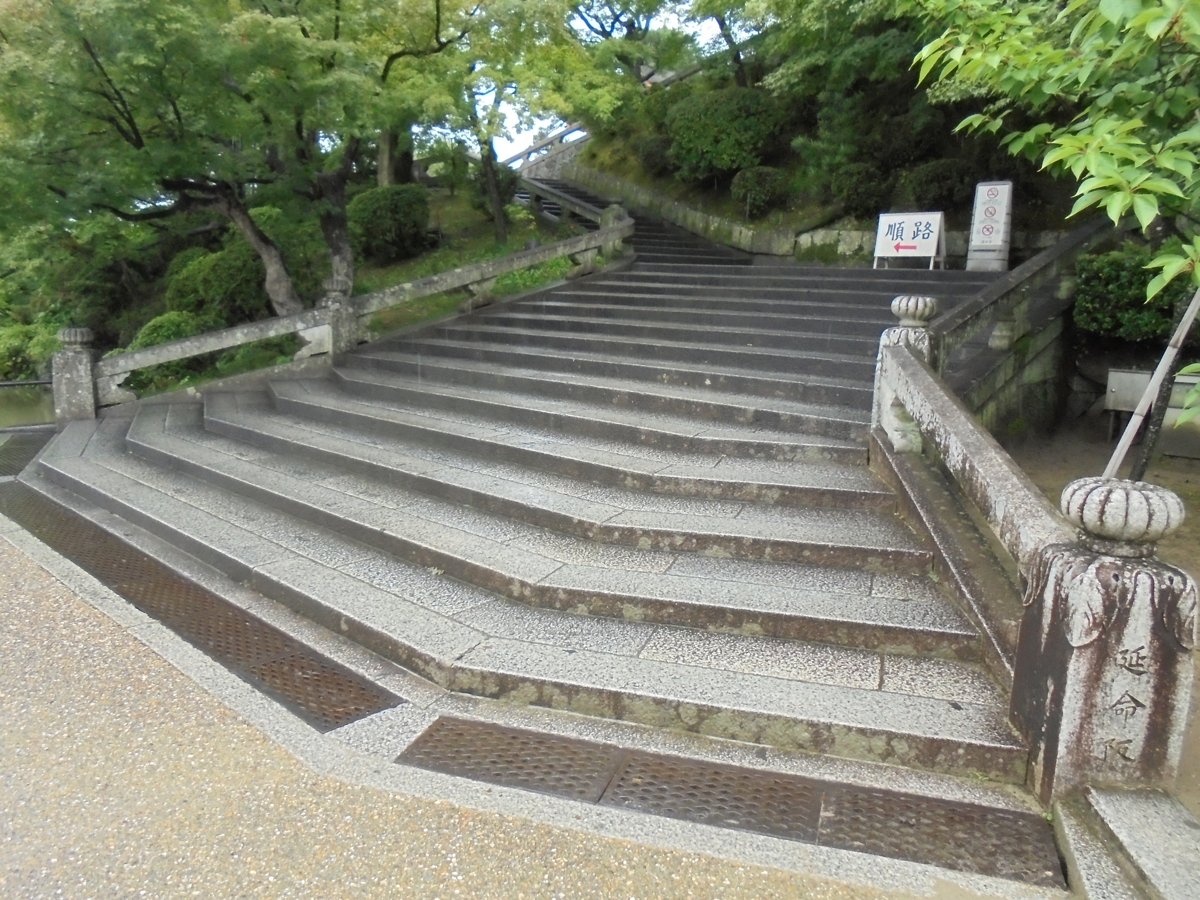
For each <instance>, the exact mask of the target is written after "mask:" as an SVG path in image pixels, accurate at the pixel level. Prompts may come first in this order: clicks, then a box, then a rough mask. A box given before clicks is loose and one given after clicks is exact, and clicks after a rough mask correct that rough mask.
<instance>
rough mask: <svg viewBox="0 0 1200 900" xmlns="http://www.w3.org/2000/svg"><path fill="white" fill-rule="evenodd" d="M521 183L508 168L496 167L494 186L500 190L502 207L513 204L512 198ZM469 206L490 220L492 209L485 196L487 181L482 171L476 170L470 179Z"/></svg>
mask: <svg viewBox="0 0 1200 900" xmlns="http://www.w3.org/2000/svg"><path fill="white" fill-rule="evenodd" d="M520 181H521V176H520V175H518V174H517V173H516V172H515V171H513V170H512V169H510V168H509V167H508V166H498V167H497V169H496V186H497V188H499V190H500V203H501V205H502V206H508V205H509V204H510V203H512V202H513V197H515V196H516V195H517V185H518V184H519V183H520ZM471 185H472V190H471V205H472V206H473V207H474V208H475V209H477V210H479V211H480V212H481V213H483V214H484V215H485V216H487V217H488V218H491V215H492V207H491V204H490V203H489V202H488V195H487V179H485V178H484V177H483V171H482V170H477V171H476V172H475V173H474V175H473V176H472V178H471Z"/></svg>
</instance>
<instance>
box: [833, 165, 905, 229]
mask: <svg viewBox="0 0 1200 900" xmlns="http://www.w3.org/2000/svg"><path fill="white" fill-rule="evenodd" d="M830 191H831V193H832V194H833V197H834V199H835V200H837V201H838V202H839V203H841V204H842V210H843V211H844V212H845V213H846V215H848V216H855V217H857V218H874V217H875V216H877V215H879V212H880V211H881V210H883V209H885V208H886V207H887V206H888V204H889V202H890V200H891V196H892V180H891V179H890V178H888V177H887V176H885V175H884V174H883V172H881V171H880V170H879V169H878V168H877V167H876V166H874V165H873V164H871V163H848V164H847V165H845V166H842V167H841V168H840V169H838V170H837V171H836V172H835V173H834V175H833V178H832V179H831V182H830Z"/></svg>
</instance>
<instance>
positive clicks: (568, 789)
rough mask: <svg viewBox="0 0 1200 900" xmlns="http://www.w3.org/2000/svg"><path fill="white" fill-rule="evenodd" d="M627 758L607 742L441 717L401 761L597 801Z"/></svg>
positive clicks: (474, 777)
mask: <svg viewBox="0 0 1200 900" xmlns="http://www.w3.org/2000/svg"><path fill="white" fill-rule="evenodd" d="M625 756H626V754H625V752H624V751H622V750H620V749H618V748H616V747H609V746H606V745H604V744H592V743H589V742H587V741H576V740H572V739H570V738H559V737H553V736H551V735H548V734H537V733H535V732H529V731H521V730H518V729H516V728H502V727H500V726H499V725H481V724H479V723H478V722H468V721H465V720H462V719H438V720H437V721H436V722H434V723H433V725H432V726H430V727H429V728H427V729H426V730H425V731H424V732H422V734H421V735H420V736H419V737H418V738H417V739H416V740H415V741H413V742H412V743H411V744H410V745H409V746H408V749H407V750H405V751H404V755H403V756H402V757H401V759H403V760H404V762H406V763H408V764H409V765H413V766H419V767H421V768H423V769H431V770H433V771H435V772H447V773H449V774H451V775H462V776H463V777H465V778H473V779H475V780H476V781H488V782H491V783H492V784H503V785H506V786H508V787H519V788H524V789H525V790H527V791H537V792H538V793H541V794H554V795H555V796H558V797H570V798H571V799H573V800H586V801H588V802H589V803H595V802H597V801H598V800H599V799H600V795H601V794H602V793H604V789H605V788H606V787H608V784H609V782H611V781H612V779H613V776H614V775H615V774H616V772H617V768H618V767H619V766H620V765H621V763H622V762H623V761H624V759H625Z"/></svg>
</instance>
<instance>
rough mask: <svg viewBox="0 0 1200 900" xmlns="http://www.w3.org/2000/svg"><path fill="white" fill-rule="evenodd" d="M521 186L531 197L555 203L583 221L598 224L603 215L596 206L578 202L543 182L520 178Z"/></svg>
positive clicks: (576, 198)
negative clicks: (588, 220) (586, 220)
mask: <svg viewBox="0 0 1200 900" xmlns="http://www.w3.org/2000/svg"><path fill="white" fill-rule="evenodd" d="M521 186H522V187H523V188H524V189H525V190H526V192H528V193H529V194H530V195H531V196H534V197H540V198H542V199H544V200H549V201H550V202H551V203H556V204H558V205H559V206H561V207H562V208H563V209H565V210H568V211H570V212H573V213H575V214H576V215H577V216H581V217H583V218H585V219H591V220H592V221H593V222H599V221H600V220H601V218H602V217H603V215H604V210H602V209H600V208H599V207H598V206H592V204H590V203H587V202H586V201H584V200H580V199H579V198H578V197H572V196H571V195H570V194H566V193H564V192H562V191H560V190H558V189H557V188H554V187H551V186H550V185H548V184H546V183H545V182H543V181H538V180H537V179H536V178H522V179H521Z"/></svg>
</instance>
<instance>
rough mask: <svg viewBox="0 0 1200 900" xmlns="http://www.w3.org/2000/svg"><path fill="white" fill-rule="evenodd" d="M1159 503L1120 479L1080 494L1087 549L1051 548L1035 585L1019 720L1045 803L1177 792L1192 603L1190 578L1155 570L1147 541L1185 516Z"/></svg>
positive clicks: (1075, 514)
mask: <svg viewBox="0 0 1200 900" xmlns="http://www.w3.org/2000/svg"><path fill="white" fill-rule="evenodd" d="M1164 494H1169V492H1166V491H1163V490H1162V489H1160V488H1155V487H1154V486H1153V485H1141V484H1139V483H1135V482H1121V481H1117V480H1115V479H1105V480H1101V479H1083V480H1081V481H1077V482H1073V483H1072V484H1070V485H1068V486H1067V488H1066V490H1064V491H1063V499H1062V505H1063V511H1064V513H1065V514H1067V515H1068V516H1070V517H1072V518H1073V519H1074V520H1075V522H1076V524H1079V525H1081V526H1082V527H1083V529H1084V544H1085V546H1080V545H1078V544H1066V545H1057V546H1051V547H1047V548H1045V549H1044V550H1043V551H1042V552H1041V554H1040V555H1039V557H1038V560H1037V564H1036V565H1035V566H1034V568H1033V570H1032V571H1031V573H1030V575H1029V588H1028V590H1027V592H1026V595H1025V598H1024V604H1025V615H1024V617H1023V619H1022V621H1021V633H1020V638H1019V643H1018V649H1017V666H1016V677H1015V678H1014V682H1013V700H1012V712H1013V716H1014V719H1015V721H1017V722H1018V723H1019V725H1020V727H1021V729H1022V730H1023V732H1024V734H1025V736H1026V737H1027V738H1028V739H1029V741H1030V743H1031V746H1032V759H1031V769H1030V777H1031V780H1032V782H1033V785H1034V787H1035V789H1036V790H1037V792H1038V794H1039V795H1040V796H1041V797H1042V798H1043V799H1044V800H1047V801H1049V800H1050V799H1053V798H1057V797H1059V796H1062V795H1063V794H1065V793H1067V792H1069V791H1070V790H1072V789H1073V788H1076V787H1078V786H1080V785H1083V784H1085V783H1087V784H1114V785H1122V786H1140V787H1156V786H1162V787H1165V786H1168V785H1170V784H1171V783H1172V782H1173V780H1174V777H1175V773H1176V770H1177V768H1178V764H1179V754H1180V752H1181V749H1182V744H1183V734H1184V728H1185V725H1186V717H1187V711H1188V708H1189V703H1190V699H1191V690H1192V681H1193V662H1192V654H1191V650H1192V648H1193V647H1194V646H1195V644H1196V624H1197V620H1196V606H1197V593H1196V585H1195V582H1193V581H1192V579H1191V578H1190V577H1188V575H1187V573H1185V572H1183V571H1181V570H1179V569H1176V568H1174V567H1172V566H1167V565H1165V564H1163V563H1160V562H1157V561H1155V560H1153V559H1151V558H1148V557H1150V556H1151V555H1152V553H1153V545H1152V544H1151V543H1150V539H1151V538H1150V536H1151V535H1155V536H1160V535H1161V534H1163V533H1166V532H1167V531H1169V530H1171V527H1173V525H1172V516H1173V515H1179V516H1180V517H1181V515H1182V504H1180V503H1179V500H1178V498H1175V497H1174V495H1171V499H1168V498H1166V497H1164V496H1163V495H1164ZM1177 523H1178V519H1175V520H1174V524H1177ZM1093 527H1094V528H1095V530H1094V531H1093V530H1092V529H1093ZM1097 532H1098V533H1097ZM1139 544H1140V545H1141V548H1144V549H1141V548H1139V547H1138V546H1137V545H1139Z"/></svg>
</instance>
